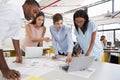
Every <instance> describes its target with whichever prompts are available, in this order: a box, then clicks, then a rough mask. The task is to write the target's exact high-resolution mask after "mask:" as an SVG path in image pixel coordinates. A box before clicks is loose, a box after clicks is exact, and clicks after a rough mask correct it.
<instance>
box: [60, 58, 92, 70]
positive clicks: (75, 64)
mask: <svg viewBox="0 0 120 80" xmlns="http://www.w3.org/2000/svg"><path fill="white" fill-rule="evenodd" d="M93 60H94V56H82V57H75V58H73V59H72V61H71V62H70V63H69V65H65V66H62V69H63V70H65V71H67V72H73V71H81V70H85V69H88V68H89V66H90V65H91V64H92V62H93Z"/></svg>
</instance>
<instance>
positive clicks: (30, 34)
mask: <svg viewBox="0 0 120 80" xmlns="http://www.w3.org/2000/svg"><path fill="white" fill-rule="evenodd" d="M44 18H45V16H44V13H43V12H39V13H38V14H37V15H36V17H35V18H34V19H33V20H32V22H31V23H30V24H27V25H26V27H25V30H26V35H25V39H24V42H23V45H22V47H21V48H22V54H23V55H24V54H25V48H26V47H27V46H36V47H37V46H43V41H46V42H49V41H51V39H50V38H49V37H44V34H45V32H46V27H45V26H44Z"/></svg>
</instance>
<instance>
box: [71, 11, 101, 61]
mask: <svg viewBox="0 0 120 80" xmlns="http://www.w3.org/2000/svg"><path fill="white" fill-rule="evenodd" d="M73 21H74V25H75V35H76V38H77V40H78V43H79V45H80V47H81V49H82V50H83V53H84V55H85V56H95V59H96V60H100V59H101V54H102V53H103V47H102V45H101V43H100V40H99V38H98V35H97V26H96V25H95V23H94V22H93V21H90V20H89V17H88V14H87V13H86V12H85V11H84V10H78V11H76V12H75V13H74V15H73Z"/></svg>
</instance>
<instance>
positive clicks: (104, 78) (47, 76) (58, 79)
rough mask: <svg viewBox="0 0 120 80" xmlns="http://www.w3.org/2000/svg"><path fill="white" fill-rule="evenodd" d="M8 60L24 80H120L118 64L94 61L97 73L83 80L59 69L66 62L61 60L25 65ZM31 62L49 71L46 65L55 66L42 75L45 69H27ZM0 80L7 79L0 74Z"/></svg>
mask: <svg viewBox="0 0 120 80" xmlns="http://www.w3.org/2000/svg"><path fill="white" fill-rule="evenodd" d="M6 60H7V63H8V65H9V67H10V68H14V69H17V70H19V71H20V72H22V78H23V77H24V78H26V77H30V76H33V75H34V76H39V77H41V78H44V80H120V65H117V64H110V63H102V62H99V61H94V62H93V63H92V65H91V68H95V69H96V70H95V72H94V73H93V74H92V75H91V76H90V77H89V78H83V77H78V76H73V75H71V74H68V73H67V72H65V71H63V70H61V69H60V68H59V65H62V64H64V62H63V61H60V60H57V61H53V60H51V59H48V58H42V59H36V60H35V59H32V60H30V59H24V63H23V64H17V63H12V61H13V60H14V59H11V58H7V59H6ZM30 61H40V62H41V63H40V64H41V65H42V64H44V67H46V69H48V70H49V68H48V65H46V63H48V62H49V63H50V62H52V63H55V64H54V65H53V66H49V67H51V70H49V71H48V72H47V73H43V74H40V73H42V72H40V71H41V70H44V69H45V68H42V67H38V66H37V67H27V66H26V65H29V62H30ZM44 61H46V62H44ZM52 63H51V64H52ZM28 68H29V71H28V72H27V73H28V74H26V72H25V71H24V70H26V69H28ZM31 69H32V70H33V72H30V70H31ZM37 69H39V70H37ZM35 70H36V71H35ZM23 72H24V73H23ZM43 72H44V71H43ZM0 80H6V79H4V78H3V77H2V76H1V74H0ZM21 80H27V79H21Z"/></svg>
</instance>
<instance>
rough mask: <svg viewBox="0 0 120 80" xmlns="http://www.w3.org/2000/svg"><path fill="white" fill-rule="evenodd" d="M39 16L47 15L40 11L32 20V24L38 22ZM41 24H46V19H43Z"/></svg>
mask: <svg viewBox="0 0 120 80" xmlns="http://www.w3.org/2000/svg"><path fill="white" fill-rule="evenodd" d="M39 16H43V17H45V15H44V13H43V12H39V13H38V14H37V15H36V17H35V18H34V19H33V20H32V22H31V23H30V24H36V19H37V18H38V17H39ZM41 26H44V21H43V23H42V25H41Z"/></svg>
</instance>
